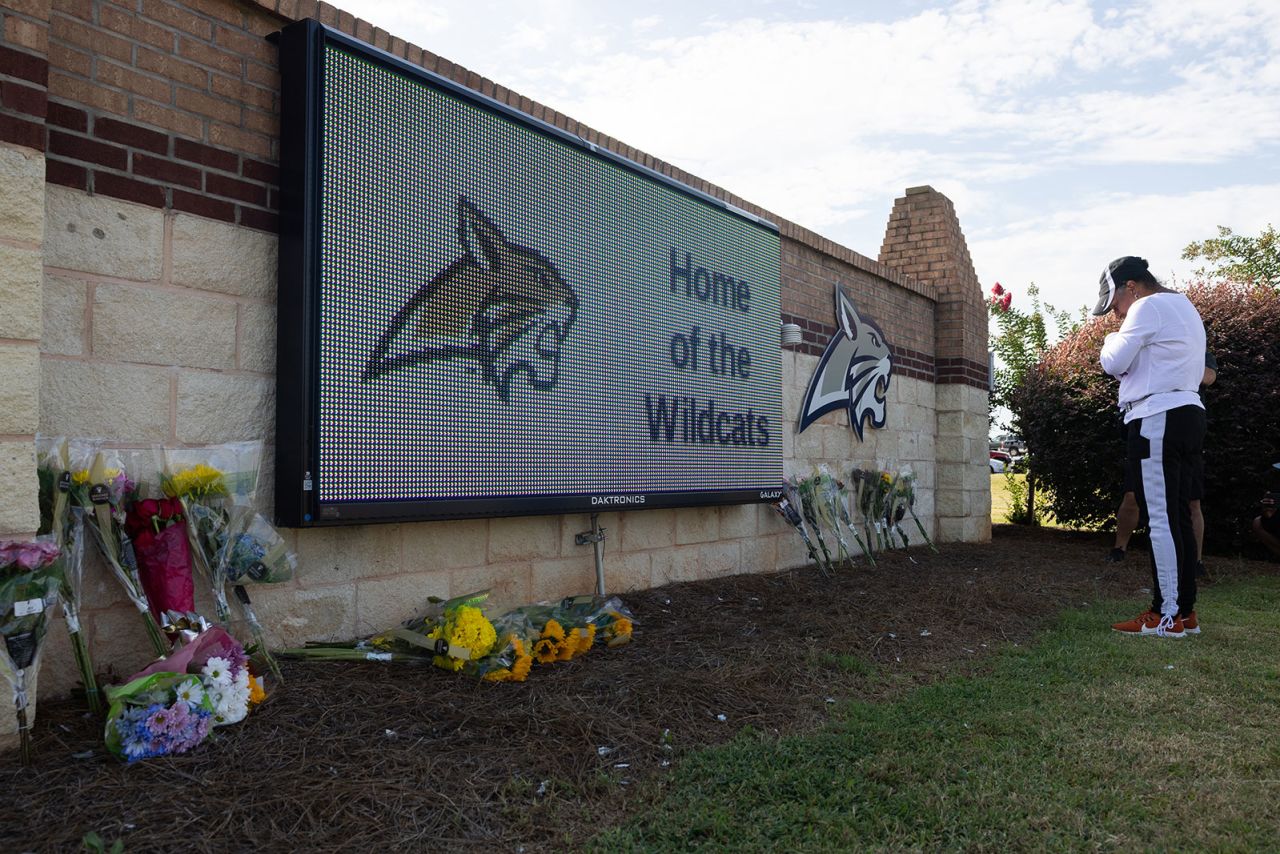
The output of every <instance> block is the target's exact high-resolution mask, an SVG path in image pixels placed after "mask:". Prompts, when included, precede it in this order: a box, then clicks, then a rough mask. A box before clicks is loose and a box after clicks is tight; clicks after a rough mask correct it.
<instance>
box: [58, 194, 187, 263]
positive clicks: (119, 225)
mask: <svg viewBox="0 0 1280 854" xmlns="http://www.w3.org/2000/svg"><path fill="white" fill-rule="evenodd" d="M163 250H164V214H163V213H162V212H161V211H159V210H156V209H155V208H149V207H145V206H143V205H134V204H130V203H129V202H122V201H119V200H117V199H112V198H108V197H107V196H89V195H86V194H85V193H82V192H80V191H79V190H71V189H67V188H65V187H56V186H52V185H50V186H48V187H47V188H46V189H45V241H44V252H45V264H46V265H47V266H49V267H59V268H62V269H66V270H79V271H81V272H85V273H101V274H102V275H104V276H116V277H118V278H122V279H138V280H142V281H152V280H155V279H159V278H160V271H161V267H162V258H163Z"/></svg>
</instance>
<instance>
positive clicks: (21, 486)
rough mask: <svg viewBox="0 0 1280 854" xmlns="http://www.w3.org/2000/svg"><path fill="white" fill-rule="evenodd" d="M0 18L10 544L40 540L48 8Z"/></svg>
mask: <svg viewBox="0 0 1280 854" xmlns="http://www.w3.org/2000/svg"><path fill="white" fill-rule="evenodd" d="M0 19H2V20H0V306H3V311H0V483H3V484H5V488H4V489H3V490H0V537H10V536H26V535H30V534H34V533H35V530H36V528H37V527H39V524H40V514H39V508H38V503H37V497H38V487H37V484H36V473H35V433H36V430H37V429H38V428H39V423H40V405H39V390H40V327H41V321H40V306H41V300H42V294H43V290H44V288H43V285H44V175H45V172H44V147H45V121H44V120H45V113H46V109H47V104H48V88H47V87H48V82H49V62H48V59H47V53H48V43H49V0H20V2H11V3H8V4H6V5H5V6H3V7H0Z"/></svg>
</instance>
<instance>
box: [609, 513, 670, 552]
mask: <svg viewBox="0 0 1280 854" xmlns="http://www.w3.org/2000/svg"><path fill="white" fill-rule="evenodd" d="M675 514H676V511H674V510H631V511H628V512H626V513H623V514H621V518H622V525H621V527H622V550H623V551H628V552H632V551H641V550H644V549H659V548H664V547H666V546H671V545H674V544H675V541H676V515H675Z"/></svg>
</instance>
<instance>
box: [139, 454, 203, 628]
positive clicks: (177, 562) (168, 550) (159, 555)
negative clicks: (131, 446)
mask: <svg viewBox="0 0 1280 854" xmlns="http://www.w3.org/2000/svg"><path fill="white" fill-rule="evenodd" d="M147 453H148V456H149V457H150V459H151V464H152V465H153V466H154V464H155V463H156V462H157V461H158V459H157V458H158V449H156V450H152V451H149V452H147ZM140 456H141V454H138V457H136V458H135V459H131V460H129V461H128V464H127V468H128V471H129V472H130V474H132V475H133V478H134V481H135V486H134V490H133V494H132V499H133V500H132V501H131V503H130V504H129V505H128V508H127V511H126V513H125V518H124V527H125V531H126V532H127V533H128V535H129V537H130V539H131V540H132V541H133V551H134V556H135V558H136V560H137V563H138V576H139V578H140V579H141V581H142V588H143V590H144V591H145V592H146V594H147V601H148V602H149V603H150V605H151V614H152V616H153V617H155V619H156V620H157V621H163V619H164V615H165V614H166V613H168V612H169V611H175V612H178V613H185V612H188V611H191V610H192V609H193V608H195V584H194V582H193V580H192V577H191V547H190V544H189V543H188V541H187V530H186V528H187V526H186V514H185V512H184V510H183V507H182V502H181V501H179V500H178V499H176V498H170V497H167V496H165V495H164V494H163V493H162V492H161V489H160V484H159V483H158V482H156V481H155V480H143V478H142V477H141V475H140V474H139V472H140V471H141V470H142V468H143V466H142V461H141V459H140Z"/></svg>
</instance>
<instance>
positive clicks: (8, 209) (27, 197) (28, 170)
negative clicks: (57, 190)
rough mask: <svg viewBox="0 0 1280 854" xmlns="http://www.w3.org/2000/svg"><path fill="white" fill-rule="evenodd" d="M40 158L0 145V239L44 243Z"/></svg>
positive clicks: (32, 152) (33, 152)
mask: <svg viewBox="0 0 1280 854" xmlns="http://www.w3.org/2000/svg"><path fill="white" fill-rule="evenodd" d="M43 197H44V155H43V154H41V153H40V152H38V151H32V150H31V149H29V148H25V147H18V146H10V145H0V237H3V238H5V239H6V240H18V241H22V242H25V243H40V242H41V241H42V240H43V239H44V202H43Z"/></svg>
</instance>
